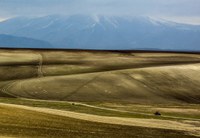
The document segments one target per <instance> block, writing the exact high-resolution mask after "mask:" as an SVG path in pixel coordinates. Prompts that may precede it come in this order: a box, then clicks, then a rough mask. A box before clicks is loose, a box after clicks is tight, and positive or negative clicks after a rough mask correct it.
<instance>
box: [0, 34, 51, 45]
mask: <svg viewBox="0 0 200 138" xmlns="http://www.w3.org/2000/svg"><path fill="white" fill-rule="evenodd" d="M0 47H4V48H32V47H34V48H53V46H52V45H51V44H50V43H48V42H45V41H43V40H37V39H32V38H27V37H16V36H12V35H5V34H0Z"/></svg>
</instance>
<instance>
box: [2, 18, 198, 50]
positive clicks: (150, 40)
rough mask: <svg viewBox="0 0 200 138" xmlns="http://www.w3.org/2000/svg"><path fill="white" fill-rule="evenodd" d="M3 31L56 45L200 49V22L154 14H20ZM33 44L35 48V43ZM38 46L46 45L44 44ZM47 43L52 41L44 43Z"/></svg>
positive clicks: (108, 48) (71, 47)
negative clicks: (167, 18) (32, 15)
mask: <svg viewBox="0 0 200 138" xmlns="http://www.w3.org/2000/svg"><path fill="white" fill-rule="evenodd" d="M0 34H7V35H13V36H17V37H28V38H31V39H36V40H41V41H43V42H46V44H47V43H49V44H51V45H52V46H53V47H54V48H66V49H104V50H113V49H115V50H133V49H159V50H183V51H184V50H189V51H200V26H199V25H189V24H181V23H175V22H172V21H166V20H163V19H155V18H151V17H128V16H127V17H119V16H97V15H93V16H89V15H71V16H61V15H51V16H45V17H35V18H34V17H32V18H30V17H17V18H12V19H8V20H6V21H3V22H0ZM27 46H28V45H27ZM29 46H30V47H32V48H35V46H33V45H31V44H30V45H29ZM38 47H41V48H43V46H42V45H38ZM45 47H48V45H45V44H44V48H45Z"/></svg>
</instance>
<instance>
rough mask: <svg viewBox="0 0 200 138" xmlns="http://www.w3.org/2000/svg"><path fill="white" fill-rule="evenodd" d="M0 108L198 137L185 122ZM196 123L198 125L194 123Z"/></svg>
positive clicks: (194, 127)
mask: <svg viewBox="0 0 200 138" xmlns="http://www.w3.org/2000/svg"><path fill="white" fill-rule="evenodd" d="M0 106H8V107H15V108H20V109H25V110H31V111H37V112H42V113H47V114H53V115H59V116H64V117H70V118H75V119H81V120H86V121H92V122H99V123H108V124H119V125H129V126H140V127H149V128H161V129H171V130H180V131H185V132H187V133H190V134H193V135H197V136H200V128H199V127H198V126H195V125H193V124H191V123H188V122H186V121H182V122H177V121H169V120H157V119H138V118H121V117H106V116H99V115H90V114H85V113H76V112H71V111H62V110H56V109H49V108H39V107H29V106H23V105H13V104H4V103H0ZM196 123H199V122H197V121H196Z"/></svg>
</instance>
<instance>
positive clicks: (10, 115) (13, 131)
mask: <svg viewBox="0 0 200 138" xmlns="http://www.w3.org/2000/svg"><path fill="white" fill-rule="evenodd" d="M0 112H1V115H0V136H14V137H37V138H38V137H115V138H116V137H119V138H120V137H134V138H137V137H138V138H141V137H144V138H147V137H148V138H151V137H152V138H154V137H157V138H165V137H166V138H167V137H170V138H177V137H181V138H193V137H194V136H188V135H186V134H184V133H183V132H180V131H172V130H164V129H151V128H145V129H144V128H142V127H130V126H121V125H109V124H103V123H94V122H88V121H81V120H77V119H72V118H67V117H61V116H56V115H50V114H45V113H39V112H35V111H28V110H23V109H18V108H12V107H7V106H2V105H1V106H0ZM16 113H17V114H16Z"/></svg>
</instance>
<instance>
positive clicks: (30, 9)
mask: <svg viewBox="0 0 200 138" xmlns="http://www.w3.org/2000/svg"><path fill="white" fill-rule="evenodd" d="M52 14H62V15H73V14H91V15H109V16H112V15H115V16H125V15H126V16H127V15H128V16H151V17H158V18H164V19H169V20H174V21H177V22H188V23H191V24H200V0H0V21H2V20H5V19H7V18H11V17H15V16H45V15H52Z"/></svg>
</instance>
